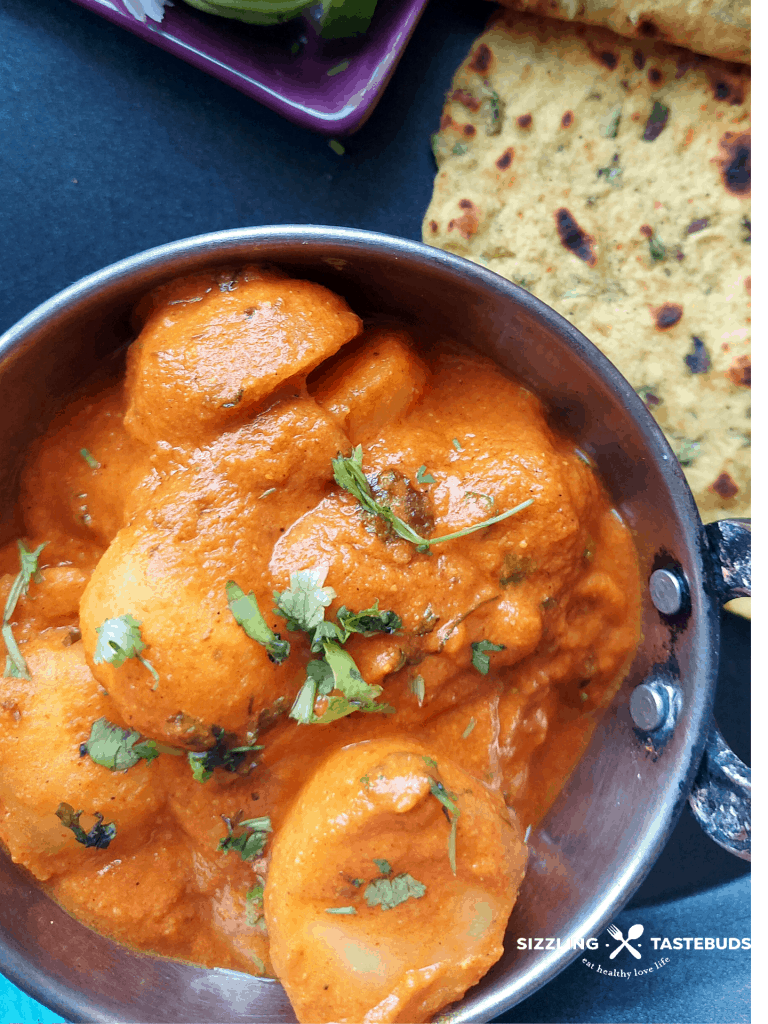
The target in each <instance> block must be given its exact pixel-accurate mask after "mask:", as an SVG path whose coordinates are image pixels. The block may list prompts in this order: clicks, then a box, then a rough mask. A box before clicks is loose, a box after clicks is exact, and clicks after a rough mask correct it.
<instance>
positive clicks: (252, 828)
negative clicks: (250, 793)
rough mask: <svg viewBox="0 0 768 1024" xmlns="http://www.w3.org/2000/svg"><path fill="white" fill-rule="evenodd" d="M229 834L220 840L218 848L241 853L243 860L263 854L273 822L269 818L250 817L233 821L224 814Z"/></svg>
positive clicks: (224, 851) (227, 851)
mask: <svg viewBox="0 0 768 1024" xmlns="http://www.w3.org/2000/svg"><path fill="white" fill-rule="evenodd" d="M222 818H223V820H224V824H225V825H226V826H227V834H226V835H225V836H224V838H223V839H220V840H219V845H218V846H217V847H216V849H217V850H220V851H222V852H223V853H239V854H240V857H241V858H242V859H243V860H253V859H254V858H255V857H259V856H261V854H262V853H263V852H264V847H265V846H266V845H267V839H268V838H269V833H270V832H271V831H272V822H271V821H270V820H269V818H267V817H264V818H248V819H247V820H245V821H231V820H230V819H229V818H227V817H225V816H224V815H222Z"/></svg>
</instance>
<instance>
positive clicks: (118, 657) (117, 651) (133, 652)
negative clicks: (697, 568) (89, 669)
mask: <svg viewBox="0 0 768 1024" xmlns="http://www.w3.org/2000/svg"><path fill="white" fill-rule="evenodd" d="M96 633H97V635H98V638H99V639H98V640H97V642H96V650H95V652H94V655H93V660H94V663H95V664H96V665H99V664H101V662H103V661H107V662H109V663H110V664H111V665H114V666H115V668H120V666H121V665H122V664H123V663H124V662H125V661H126V660H127V659H128V658H136V659H137V660H138V661H140V662H141V664H142V665H143V666H144V668H146V669H148V670H149V671H150V672H151V673H152V675H153V677H154V680H155V685H154V687H153V689H157V684H158V683H159V682H160V676H159V675H158V674H157V671H156V670H155V668H154V667H153V666H152V665H150V663H149V662H148V661H147V659H146V658H143V657H142V655H141V652H142V651H143V650H144V648H145V647H146V646H147V645H146V644H145V643H144V641H143V640H142V638H141V622H139V621H138V619H134V617H133V616H132V615H131V614H130V613H127V614H125V615H120V616H119V617H118V618H116V619H105V620H104V622H102V624H101V625H100V626H97V627H96Z"/></svg>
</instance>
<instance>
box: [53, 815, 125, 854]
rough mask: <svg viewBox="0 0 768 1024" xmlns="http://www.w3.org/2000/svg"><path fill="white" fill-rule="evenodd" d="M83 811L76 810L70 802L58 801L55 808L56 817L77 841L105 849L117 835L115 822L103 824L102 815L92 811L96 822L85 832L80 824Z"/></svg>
mask: <svg viewBox="0 0 768 1024" xmlns="http://www.w3.org/2000/svg"><path fill="white" fill-rule="evenodd" d="M83 813H84V812H83V811H76V810H75V809H74V807H72V805H71V804H66V803H60V804H59V806H58V808H57V810H56V817H57V818H58V819H59V820H60V821H61V823H62V825H63V826H64V828H68V829H69V830H70V832H71V833H72V834H73V835H74V837H75V839H76V840H77V841H78V843H81V844H82V845H83V846H85V847H92V848H93V849H96V850H106V848H107V847H108V846H109V844H110V843H111V842H112V840H113V839H114V838H115V836H116V835H117V828H116V826H115V823H114V822H109V823H108V824H106V825H105V824H103V822H104V815H103V814H100V813H99V812H98V811H94V814H93V817H94V818H95V819H96V824H95V825H94V826H93V828H91V830H90V831H89V832H86V831H85V829H84V828H83V826H82V825H81V824H80V815H81V814H83Z"/></svg>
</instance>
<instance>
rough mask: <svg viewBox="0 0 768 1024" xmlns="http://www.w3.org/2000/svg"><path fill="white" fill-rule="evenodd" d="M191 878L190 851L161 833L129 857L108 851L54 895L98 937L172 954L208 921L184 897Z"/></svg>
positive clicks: (169, 832) (60, 882) (191, 898)
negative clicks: (98, 933) (101, 935)
mask: <svg viewBox="0 0 768 1024" xmlns="http://www.w3.org/2000/svg"><path fill="white" fill-rule="evenodd" d="M131 770H132V769H131ZM91 852H93V851H91V850H89V851H88V853H91ZM193 879H194V872H193V868H192V859H191V856H190V853H189V851H188V850H187V849H186V847H185V845H184V843H183V842H179V839H178V837H177V836H176V835H175V834H174V832H173V830H172V829H168V828H165V829H159V830H158V831H157V832H155V833H154V834H153V835H152V836H151V837H149V836H148V837H147V842H146V843H145V845H143V846H142V847H141V849H139V850H136V851H133V852H131V853H130V854H128V855H125V854H123V855H122V856H117V854H116V851H115V850H114V849H113V847H110V850H109V853H106V854H104V855H103V857H102V861H101V863H99V864H98V866H97V865H95V864H94V863H93V861H90V862H84V863H82V864H81V865H80V866H79V867H78V868H77V869H76V870H74V871H72V872H70V873H69V874H68V875H67V876H66V877H65V878H62V879H58V880H57V881H56V883H55V884H54V887H53V893H54V895H55V896H56V897H57V898H58V899H60V900H61V901H62V902H63V903H64V905H65V906H66V907H67V909H68V910H70V911H71V912H73V913H75V914H76V915H77V916H78V918H79V919H80V920H81V921H84V922H85V924H88V925H90V926H91V927H92V928H95V929H97V930H98V931H99V932H101V933H102V934H105V935H109V936H110V938H113V939H117V940H121V941H123V942H129V943H130V944H131V945H132V946H135V947H138V948H139V949H148V950H152V951H153V952H157V953H165V954H166V955H167V954H170V955H173V953H174V952H176V951H177V949H179V948H181V949H185V948H186V946H187V945H188V940H187V937H186V936H187V932H188V931H189V929H193V928H196V929H198V930H199V929H200V928H201V924H203V923H204V922H205V918H206V916H207V914H206V910H207V908H205V907H204V906H203V905H202V902H203V901H202V900H198V901H196V900H195V899H194V896H192V895H191V894H190V893H189V892H188V890H189V889H194V886H193ZM208 913H210V911H209V912H208ZM203 926H204V925H203Z"/></svg>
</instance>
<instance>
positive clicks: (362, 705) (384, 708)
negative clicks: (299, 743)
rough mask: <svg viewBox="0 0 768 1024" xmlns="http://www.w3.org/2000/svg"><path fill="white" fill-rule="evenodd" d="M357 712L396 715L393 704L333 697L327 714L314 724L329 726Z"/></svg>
mask: <svg viewBox="0 0 768 1024" xmlns="http://www.w3.org/2000/svg"><path fill="white" fill-rule="evenodd" d="M377 689H378V687H377ZM355 711H362V712H365V713H369V714H378V715H394V713H395V709H394V708H393V707H392V705H391V704H379V703H377V702H376V701H375V700H372V699H371V700H347V698H346V697H335V696H334V697H331V698H330V699H329V700H328V707H327V708H326V710H325V712H324V713H323V714H322V715H320V716H319V717H318V718H314V719H313V722H315V723H316V724H318V725H328V723H329V722H335V721H336V720H337V719H339V718H346V716H347V715H351V714H353V713H354V712H355Z"/></svg>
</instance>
